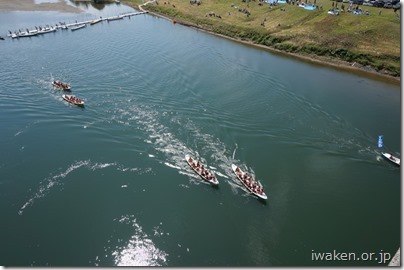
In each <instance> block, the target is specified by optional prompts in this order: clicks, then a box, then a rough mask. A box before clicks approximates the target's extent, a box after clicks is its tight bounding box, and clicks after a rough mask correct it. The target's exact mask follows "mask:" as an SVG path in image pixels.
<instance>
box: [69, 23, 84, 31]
mask: <svg viewBox="0 0 404 270" xmlns="http://www.w3.org/2000/svg"><path fill="white" fill-rule="evenodd" d="M84 27H86V24H85V23H82V24H79V25H77V26H75V27H72V28H70V30H72V31H76V30H79V29H81V28H84Z"/></svg>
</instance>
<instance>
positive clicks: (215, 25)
mask: <svg viewBox="0 0 404 270" xmlns="http://www.w3.org/2000/svg"><path fill="white" fill-rule="evenodd" d="M124 2H125V4H128V5H131V6H133V7H136V8H139V6H140V5H141V4H142V2H141V0H125V1H124ZM164 3H166V4H164ZM333 3H334V2H331V1H327V0H317V5H319V6H320V5H321V7H322V10H320V9H318V10H312V11H310V10H305V9H303V8H301V7H298V6H297V5H288V4H283V5H280V4H279V5H277V6H269V5H268V4H267V3H261V4H260V2H255V1H253V2H247V3H244V2H241V1H239V2H238V3H237V4H236V5H235V4H230V1H227V0H225V1H223V3H222V2H221V3H220V4H219V3H216V2H213V1H209V0H206V1H204V2H203V3H202V4H200V5H199V6H198V5H191V4H190V3H189V1H178V0H175V1H166V2H161V1H160V2H159V5H156V4H154V5H146V6H143V8H144V9H146V10H148V11H149V12H152V13H153V14H155V15H157V16H162V17H164V18H167V19H169V20H173V21H175V22H176V23H180V24H183V25H186V26H190V27H194V28H197V29H199V30H203V31H207V32H209V33H212V34H216V35H219V36H222V37H225V38H230V39H232V40H235V41H238V42H242V43H245V44H249V45H253V46H258V47H260V48H263V49H268V50H271V51H274V52H277V53H282V54H286V55H290V56H293V57H299V58H301V59H305V60H307V61H311V62H317V63H322V64H327V65H332V66H335V67H338V68H343V69H349V70H352V71H355V72H356V71H357V72H360V73H367V74H372V75H374V76H377V77H380V76H381V77H383V78H386V79H388V80H393V81H397V82H399V81H400V76H401V73H400V72H401V70H400V69H401V63H400V20H399V18H398V17H397V14H395V13H394V12H393V10H386V9H378V8H375V7H366V9H367V11H368V9H369V10H370V15H354V14H350V13H348V12H346V13H345V14H342V13H341V15H339V16H333V15H330V14H328V13H327V10H328V6H330V7H331V5H333ZM235 7H236V8H239V9H235ZM241 7H243V8H242V9H241ZM362 8H364V7H362ZM240 9H241V10H249V11H248V12H250V14H251V15H249V16H248V17H246V16H245V14H244V13H241V12H240V11H238V10H240ZM233 10H234V11H233ZM380 11H382V12H381V14H379V12H380ZM386 28H387V29H389V31H385V29H386Z"/></svg>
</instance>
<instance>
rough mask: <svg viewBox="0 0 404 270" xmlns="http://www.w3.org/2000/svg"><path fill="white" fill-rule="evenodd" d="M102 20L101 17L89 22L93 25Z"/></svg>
mask: <svg viewBox="0 0 404 270" xmlns="http://www.w3.org/2000/svg"><path fill="white" fill-rule="evenodd" d="M99 22H102V19H95V20H92V21H91V22H90V25H94V24H96V23H99Z"/></svg>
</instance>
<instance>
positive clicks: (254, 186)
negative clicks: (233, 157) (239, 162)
mask: <svg viewBox="0 0 404 270" xmlns="http://www.w3.org/2000/svg"><path fill="white" fill-rule="evenodd" d="M231 169H232V170H233V172H234V174H235V175H236V177H237V179H238V180H240V182H241V183H242V184H243V185H244V186H245V187H246V188H247V190H248V191H249V192H251V193H252V194H253V195H255V196H257V197H258V198H260V199H263V200H266V199H268V197H267V195H266V194H265V192H264V189H263V187H262V185H261V184H260V183H259V182H258V181H254V180H253V179H252V177H251V176H249V175H248V173H246V172H243V171H242V170H241V169H240V167H238V166H236V165H234V164H232V165H231Z"/></svg>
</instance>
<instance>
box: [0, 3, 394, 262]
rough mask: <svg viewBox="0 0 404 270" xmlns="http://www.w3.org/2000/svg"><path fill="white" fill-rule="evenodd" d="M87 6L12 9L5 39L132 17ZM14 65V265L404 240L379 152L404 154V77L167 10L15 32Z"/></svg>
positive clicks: (292, 257)
mask: <svg viewBox="0 0 404 270" xmlns="http://www.w3.org/2000/svg"><path fill="white" fill-rule="evenodd" d="M85 10H86V12H85V13H80V14H64V13H58V12H7V13H5V12H3V13H0V35H2V36H4V35H5V34H6V33H7V31H8V30H15V29H18V28H24V29H25V28H26V27H29V28H31V27H34V26H36V25H45V24H54V23H56V22H59V21H66V22H74V21H75V20H79V21H80V20H88V19H91V18H93V17H98V16H112V15H117V14H119V13H122V12H127V11H133V10H132V9H130V8H129V7H126V6H124V5H120V6H119V5H113V6H110V7H106V8H104V9H102V10H97V9H95V8H92V7H91V6H90V7H88V8H87V9H85ZM0 59H1V65H0V74H1V79H0V123H1V129H0V138H1V140H0V153H1V155H0V210H1V213H2V215H1V216H2V217H1V233H0V239H1V243H2V244H1V247H0V254H1V256H0V258H1V259H0V265H9V266H11V265H13V266H29V265H33V266H47V265H50V266H115V265H150V266H310V265H312V266H320V265H321V266H322V265H343V266H345V265H383V264H379V262H380V261H376V260H370V261H369V260H368V261H365V260H355V261H323V262H319V261H314V260H313V253H314V252H333V251H334V250H336V251H337V252H355V253H357V254H362V253H371V252H374V253H377V254H379V253H391V254H392V256H393V255H394V253H395V251H396V250H397V249H398V247H399V246H400V215H401V212H400V168H399V167H395V166H394V165H393V164H391V163H389V162H388V161H386V160H384V159H383V158H382V157H381V150H380V149H379V148H378V147H377V138H378V136H379V135H384V144H385V150H386V151H388V152H390V153H393V154H394V155H397V156H399V155H400V147H401V144H400V140H401V137H400V130H401V116H400V105H401V103H400V94H401V92H400V86H399V85H398V84H394V83H389V82H386V81H383V80H377V79H375V78H370V77H364V76H363V75H358V74H354V73H352V72H347V71H341V70H336V69H334V68H330V67H325V66H321V65H314V64H309V63H305V62H301V61H299V60H296V59H292V58H288V57H284V56H280V55H275V54H273V53H270V52H267V51H264V50H260V49H256V48H252V47H250V46H245V45H242V44H238V43H235V42H232V41H229V40H226V39H222V38H219V37H216V36H212V35H209V34H206V33H204V32H201V31H197V30H194V29H191V28H187V27H184V26H181V25H178V24H172V23H171V22H169V21H166V20H164V19H159V18H156V17H154V16H151V15H139V16H134V17H131V18H130V19H129V18H125V19H124V20H120V21H113V22H109V23H108V22H106V21H104V22H102V23H100V24H96V25H94V26H87V27H86V28H84V29H82V30H79V31H75V32H71V31H70V30H68V31H62V30H59V31H57V32H55V33H51V34H47V35H42V36H37V37H32V38H25V39H20V40H12V39H10V38H7V39H6V40H4V41H0ZM55 79H56V80H61V81H64V82H68V83H70V84H71V85H72V93H73V94H75V95H77V96H78V97H80V98H83V99H84V100H85V102H86V105H85V107H84V108H79V107H75V106H73V105H71V104H67V103H66V102H65V101H63V99H62V97H61V95H62V93H61V92H60V91H59V90H56V89H54V88H52V86H51V82H52V80H55ZM187 153H190V154H192V155H194V156H196V157H198V158H200V159H201V160H203V161H204V162H205V163H206V164H207V165H208V166H209V167H210V169H211V170H212V171H213V172H215V174H216V175H217V177H218V180H219V182H220V184H219V186H218V188H214V187H212V186H210V185H209V184H206V183H204V182H203V181H202V180H201V179H200V178H198V177H197V175H195V174H194V173H193V172H192V170H191V169H190V168H189V167H188V165H187V164H186V162H185V161H184V156H185V154H187ZM232 163H234V164H237V165H239V166H241V167H242V168H244V169H245V170H247V171H248V172H250V173H251V174H252V175H254V176H255V177H256V179H258V180H260V182H261V183H262V184H263V186H264V188H265V191H266V193H267V195H268V200H267V201H265V202H262V201H260V200H257V198H255V197H253V196H251V195H249V194H248V193H247V192H246V190H245V189H244V188H242V186H241V185H240V183H239V182H238V181H237V180H236V179H235V177H234V175H233V174H232V171H231V164H232ZM385 264H386V263H384V265H385Z"/></svg>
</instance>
